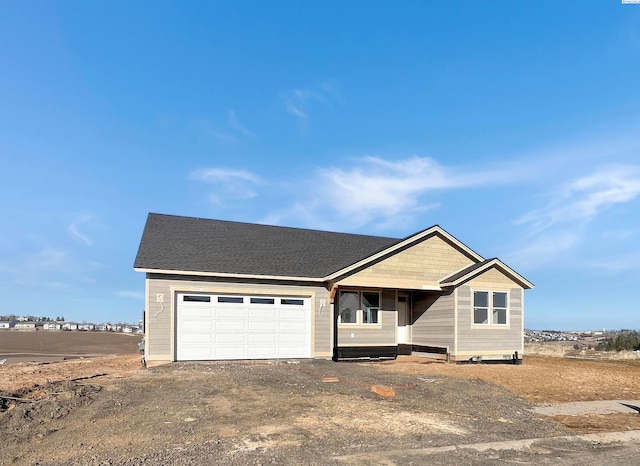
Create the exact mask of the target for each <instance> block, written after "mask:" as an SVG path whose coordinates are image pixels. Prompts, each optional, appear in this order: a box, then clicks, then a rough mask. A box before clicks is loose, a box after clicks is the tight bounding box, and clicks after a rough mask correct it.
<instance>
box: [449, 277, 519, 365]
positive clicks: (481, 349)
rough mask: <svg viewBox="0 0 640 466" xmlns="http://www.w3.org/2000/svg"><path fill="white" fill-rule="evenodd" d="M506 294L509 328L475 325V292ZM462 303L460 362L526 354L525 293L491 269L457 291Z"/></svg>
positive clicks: (458, 345) (459, 300) (458, 301)
mask: <svg viewBox="0 0 640 466" xmlns="http://www.w3.org/2000/svg"><path fill="white" fill-rule="evenodd" d="M474 290H475V291H489V292H491V291H504V292H506V293H508V297H507V299H508V303H507V305H508V317H507V325H474V324H473V294H472V293H473V291H474ZM456 293H457V303H458V335H457V338H458V342H457V352H456V354H455V355H454V356H457V357H458V359H460V357H461V356H462V357H464V356H486V357H490V356H494V357H496V358H500V357H501V356H507V355H511V354H513V353H514V352H515V351H518V352H520V353H522V349H523V338H524V335H523V302H522V299H523V298H522V297H523V294H524V293H523V289H522V287H521V286H519V285H518V284H517V283H516V282H514V281H513V280H511V279H510V278H509V277H507V276H506V275H504V274H503V273H502V272H500V271H499V270H496V269H490V270H488V271H487V272H485V273H483V274H482V275H479V276H478V277H476V278H474V279H472V280H469V281H468V282H466V283H465V284H464V285H462V286H460V287H458V288H457V289H456Z"/></svg>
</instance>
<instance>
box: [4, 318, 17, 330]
mask: <svg viewBox="0 0 640 466" xmlns="http://www.w3.org/2000/svg"><path fill="white" fill-rule="evenodd" d="M15 325H16V323H15V321H13V320H0V329H2V328H13V327H14V326H15Z"/></svg>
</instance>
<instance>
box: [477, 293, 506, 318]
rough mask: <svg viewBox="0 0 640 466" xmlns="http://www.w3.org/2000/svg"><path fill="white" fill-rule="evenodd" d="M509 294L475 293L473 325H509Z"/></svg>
mask: <svg viewBox="0 0 640 466" xmlns="http://www.w3.org/2000/svg"><path fill="white" fill-rule="evenodd" d="M507 310H508V306H507V293H505V292H503V291H474V292H473V323H474V324H476V325H507V323H508V319H507V315H508V312H507Z"/></svg>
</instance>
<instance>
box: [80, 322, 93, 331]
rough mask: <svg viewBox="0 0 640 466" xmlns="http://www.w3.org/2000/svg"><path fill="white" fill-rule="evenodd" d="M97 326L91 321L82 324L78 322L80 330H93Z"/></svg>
mask: <svg viewBox="0 0 640 466" xmlns="http://www.w3.org/2000/svg"><path fill="white" fill-rule="evenodd" d="M95 327H96V324H91V323H87V322H84V323H82V324H78V330H84V331H87V332H88V331H90V330H93V329H94V328H95Z"/></svg>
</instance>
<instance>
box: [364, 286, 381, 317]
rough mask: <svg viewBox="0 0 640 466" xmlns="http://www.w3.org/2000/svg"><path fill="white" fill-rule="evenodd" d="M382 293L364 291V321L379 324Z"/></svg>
mask: <svg viewBox="0 0 640 466" xmlns="http://www.w3.org/2000/svg"><path fill="white" fill-rule="evenodd" d="M379 309H380V293H371V292H367V291H363V292H362V323H363V324H377V323H378V310H379Z"/></svg>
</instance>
